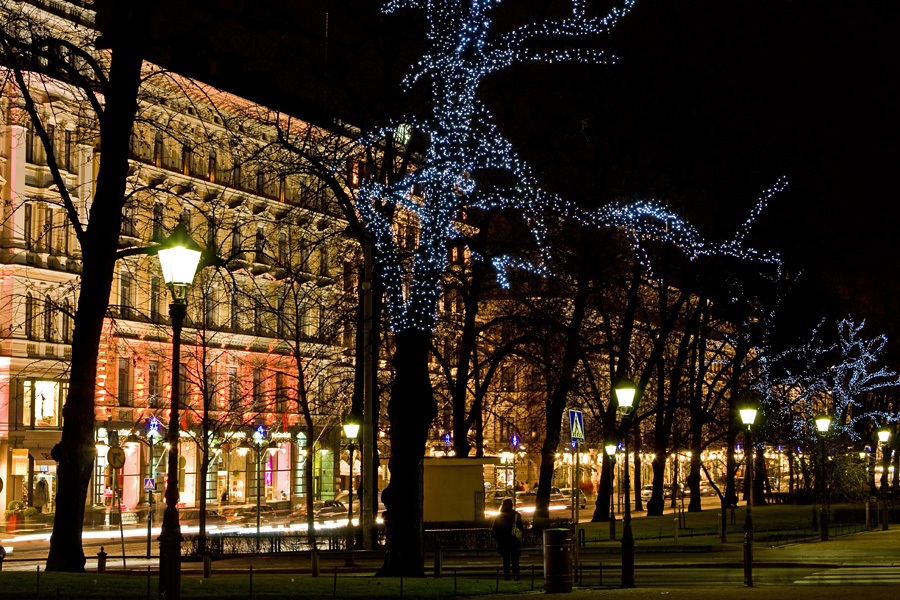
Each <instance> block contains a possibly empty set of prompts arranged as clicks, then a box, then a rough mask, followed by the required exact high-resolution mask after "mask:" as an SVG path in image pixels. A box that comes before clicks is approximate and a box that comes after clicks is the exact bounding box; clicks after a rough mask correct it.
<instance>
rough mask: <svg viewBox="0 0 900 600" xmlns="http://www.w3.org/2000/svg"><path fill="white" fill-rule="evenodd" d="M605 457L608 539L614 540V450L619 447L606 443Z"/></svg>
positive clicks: (613, 443)
mask: <svg viewBox="0 0 900 600" xmlns="http://www.w3.org/2000/svg"><path fill="white" fill-rule="evenodd" d="M604 449H605V450H606V456H607V457H609V539H610V541H613V540H615V539H616V506H615V503H614V502H613V498H614V496H613V484H615V482H616V450H618V449H619V445H618V444H616V443H615V442H607V443H606V446H604Z"/></svg>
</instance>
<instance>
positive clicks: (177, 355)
mask: <svg viewBox="0 0 900 600" xmlns="http://www.w3.org/2000/svg"><path fill="white" fill-rule="evenodd" d="M155 251H156V255H157V256H158V257H159V264H160V267H162V274H163V279H164V280H165V282H166V285H167V286H169V289H170V290H171V292H172V303H171V304H169V318H171V320H172V396H171V398H172V400H171V409H170V412H169V440H168V441H169V460H168V480H167V483H166V494H165V498H166V510H165V512H164V513H163V522H162V527H161V528H160V533H159V598H160V599H161V600H178V599H179V598H181V540H182V537H181V528H180V526H179V524H178V509H177V508H176V507H177V505H178V430H179V426H178V423H179V415H178V409H179V406H178V404H179V402H180V399H179V397H178V391H179V387H180V385H181V382H180V381H179V379H180V368H179V367H180V365H181V328H182V326H183V325H184V317H185V315H186V314H187V290H188V287H189V286H190V285H191V283H193V281H194V275H195V274H196V273H197V266H198V265H199V264H200V255H201V253H202V249H201V248H200V246H198V245H197V243H196V242H194V240H192V239H191V238H190V236H189V235H188V233H187V229H185V227H184V225H182V224H181V223H179V224H178V226H176V227H175V230H174V231H173V232H172V235H170V236H169V237H168V238H167V239H166V240H165V241H164V242H163V243H162V244H160V245H159V247H158V249H155Z"/></svg>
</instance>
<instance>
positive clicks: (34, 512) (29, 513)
mask: <svg viewBox="0 0 900 600" xmlns="http://www.w3.org/2000/svg"><path fill="white" fill-rule="evenodd" d="M39 514H41V513H40V511H38V509H36V508H35V507H33V506H29V507H28V508H26V509H25V516H26V517H28V518H32V517H36V516H38V515H39Z"/></svg>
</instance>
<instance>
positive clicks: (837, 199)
mask: <svg viewBox="0 0 900 600" xmlns="http://www.w3.org/2000/svg"><path fill="white" fill-rule="evenodd" d="M163 4H164V3H163ZM181 4H182V3H175V4H174V7H175V8H172V10H171V11H169V10H165V11H163V12H165V13H166V15H167V16H166V19H168V18H169V16H171V14H173V11H176V10H180V11H185V10H191V9H187V8H184V7H182V6H181ZM379 4H380V3H378V2H375V1H372V0H365V1H364V0H331V1H328V2H326V1H324V0H315V1H313V0H293V1H291V0H257V1H256V2H252V3H251V2H242V1H239V0H219V1H212V0H211V1H209V2H206V3H198V7H197V8H194V10H198V11H201V12H200V13H199V14H198V13H194V14H191V15H187V16H185V17H184V18H182V19H179V20H178V23H177V24H176V25H175V26H173V25H172V22H171V21H167V26H166V27H165V28H159V31H165V32H166V33H165V35H163V34H159V35H157V38H158V39H157V42H156V44H155V48H154V50H153V53H154V56H153V58H155V59H156V60H157V61H158V62H162V63H164V64H168V65H171V66H172V67H173V68H175V69H177V70H180V71H182V72H186V73H188V74H193V75H195V76H197V77H200V78H202V79H204V80H207V81H210V82H211V83H214V84H217V85H219V86H221V87H224V88H226V89H229V90H231V91H234V92H235V93H238V94H241V95H243V96H246V97H249V98H251V99H254V100H257V101H259V102H261V103H263V104H267V105H269V106H273V107H276V108H280V109H283V110H286V111H288V112H291V113H293V114H294V115H296V116H299V117H301V118H307V119H310V120H313V121H320V122H324V120H326V119H327V118H328V116H329V115H332V114H338V115H340V116H342V117H343V118H345V120H347V121H349V122H353V123H358V124H360V125H361V126H367V125H371V124H376V123H383V122H385V121H386V120H387V119H388V118H390V117H397V116H399V115H402V114H403V113H404V112H407V111H412V110H415V106H416V102H417V101H418V99H419V97H418V96H417V94H416V93H415V91H413V92H411V93H402V92H401V91H400V86H399V84H398V81H399V79H400V77H402V75H403V74H404V73H405V72H406V70H407V67H408V65H409V64H410V63H411V62H412V61H413V60H415V58H416V57H417V54H418V52H419V51H420V49H421V46H420V45H419V44H421V43H422V40H423V38H424V30H423V28H422V23H421V21H420V20H419V19H417V18H416V17H415V16H414V15H401V16H392V17H383V16H381V15H380V14H379V12H378V10H377V7H378V5H379ZM560 4H561V3H560V2H558V1H556V0H507V1H506V2H504V3H503V5H502V6H501V9H500V11H499V13H498V15H497V22H498V25H499V26H501V27H503V26H505V25H506V24H507V23H515V22H517V21H519V20H521V18H522V15H523V14H525V11H526V8H528V9H531V10H537V11H538V12H546V13H548V14H552V12H553V11H554V10H555V9H556V8H558V7H559V6H560ZM563 4H564V3H563ZM591 4H592V3H589V6H590V5H591ZM593 4H594V5H595V6H596V5H599V3H593ZM210 7H215V8H216V10H215V11H210V10H209V9H210ZM326 23H327V31H328V37H327V44H326V36H325V31H326ZM179 28H181V29H179ZM898 32H900V19H898V8H897V3H896V2H893V1H891V0H878V1H871V2H866V1H854V2H851V1H836V0H804V1H790V0H781V1H774V0H757V1H752V2H751V1H744V0H727V1H725V0H682V1H678V2H675V1H673V0H638V2H637V4H636V7H635V9H634V11H633V12H632V13H631V14H630V15H629V16H628V17H626V19H624V20H623V21H622V23H621V24H620V26H619V28H618V29H617V30H616V31H615V32H614V33H613V34H612V35H610V36H608V37H604V38H603V39H601V40H598V43H601V44H602V45H603V47H604V48H608V49H610V50H611V51H612V52H613V53H614V54H615V55H616V56H617V57H618V59H617V63H616V65H615V66H612V67H597V66H556V65H554V66H549V67H547V66H539V65H532V66H528V67H525V68H518V69H515V70H513V71H510V72H509V73H508V74H505V75H502V76H499V77H496V78H494V79H492V80H491V81H489V82H488V84H487V85H486V86H485V88H484V90H483V98H484V99H485V101H486V102H487V103H488V105H489V106H490V107H491V109H492V111H493V112H494V114H495V115H496V117H497V121H498V123H499V124H500V125H501V127H502V128H503V131H504V132H505V133H506V134H507V135H508V136H509V138H510V139H512V140H513V141H514V142H515V143H516V144H517V146H518V147H519V148H520V149H521V152H522V154H523V155H524V156H525V157H526V158H527V159H528V160H529V161H530V162H531V164H532V165H533V167H534V168H535V170H536V171H537V172H538V173H539V174H540V175H541V177H542V179H543V181H544V182H545V183H546V185H547V186H548V187H549V188H551V189H553V190H554V191H556V192H558V193H559V194H561V195H563V196H564V197H566V198H567V199H570V200H573V201H578V202H581V203H584V204H586V205H600V204H602V203H604V202H608V201H610V200H614V199H621V198H636V197H642V198H649V199H656V200H658V201H660V202H663V203H665V204H667V205H669V206H670V207H671V208H673V209H675V210H677V211H679V212H681V213H683V214H684V215H685V216H686V217H687V218H688V219H690V220H691V221H692V222H693V223H694V224H695V225H696V226H697V227H698V228H699V229H700V230H701V231H702V232H703V233H704V234H705V235H706V236H708V237H710V238H713V239H719V240H724V239H728V238H729V237H730V236H731V235H732V234H733V232H734V231H735V228H736V227H737V226H738V225H739V224H740V223H741V222H742V221H743V219H744V218H745V216H746V214H747V213H748V211H749V210H750V208H751V207H752V206H753V205H754V204H755V201H756V198H757V196H758V195H759V194H760V192H762V190H764V189H766V188H768V187H770V186H771V185H772V184H773V183H774V182H775V181H776V180H777V179H778V178H779V177H781V176H784V177H786V178H787V179H788V180H789V181H790V185H789V187H788V190H787V191H786V192H785V193H784V194H782V195H780V196H779V197H778V198H776V199H775V200H774V201H773V203H772V205H771V206H770V208H769V210H768V211H766V213H765V214H764V215H763V216H762V218H761V219H760V221H759V223H758V225H757V227H756V229H755V232H754V235H753V237H752V242H753V244H755V245H756V246H758V247H760V248H763V249H768V250H775V251H778V252H781V253H783V255H784V257H785V258H786V260H787V262H788V265H789V268H790V270H791V271H792V272H795V273H796V272H800V271H802V272H803V273H804V275H803V276H802V277H801V278H800V280H799V285H798V290H797V295H796V298H795V305H796V306H795V309H796V313H797V315H798V317H799V318H800V321H798V322H802V321H805V322H808V323H809V324H810V326H811V325H812V324H814V323H815V322H816V321H817V320H818V315H820V314H823V313H830V314H832V315H844V314H847V313H848V312H852V313H853V314H854V315H856V316H858V317H860V318H861V317H868V318H869V322H870V324H872V326H873V328H877V329H878V330H883V331H885V332H887V333H888V334H889V335H890V336H891V338H893V339H895V340H896V339H900V327H898V326H896V325H894V319H893V314H894V313H895V312H897V311H898V310H900V301H898V297H900V276H898V267H900V260H898V259H900V252H898V250H897V248H896V244H897V238H898V237H900V236H898V234H897V231H896V223H897V217H898V216H900V208H898V206H897V205H898V202H897V196H898V194H897V191H896V185H895V182H894V177H895V174H896V173H897V171H898V163H900V150H898V140H900V117H898V106H900V94H898V92H897V87H898V85H897V82H898V80H900V35H898Z"/></svg>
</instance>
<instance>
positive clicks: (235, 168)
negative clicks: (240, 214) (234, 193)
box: [231, 154, 242, 189]
mask: <svg viewBox="0 0 900 600" xmlns="http://www.w3.org/2000/svg"><path fill="white" fill-rule="evenodd" d="M241 179H242V175H241V159H240V157H239V156H238V155H236V154H235V155H233V156H232V157H231V186H232V187H234V188H236V189H241V185H242V183H241Z"/></svg>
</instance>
